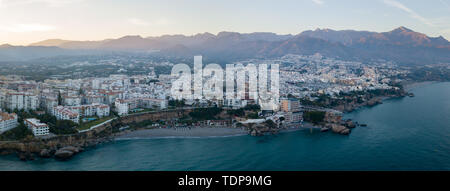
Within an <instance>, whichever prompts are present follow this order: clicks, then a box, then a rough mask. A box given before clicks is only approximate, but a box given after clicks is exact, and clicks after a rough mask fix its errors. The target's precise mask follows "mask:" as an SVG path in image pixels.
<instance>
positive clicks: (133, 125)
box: [129, 120, 155, 129]
mask: <svg viewBox="0 0 450 191" xmlns="http://www.w3.org/2000/svg"><path fill="white" fill-rule="evenodd" d="M154 123H155V122H153V121H152V120H144V121H141V122H138V123H137V122H132V123H131V124H129V126H130V128H131V129H140V128H145V127H147V126H150V125H153V124H154Z"/></svg>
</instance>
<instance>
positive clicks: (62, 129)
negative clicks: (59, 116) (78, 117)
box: [50, 120, 78, 135]
mask: <svg viewBox="0 0 450 191" xmlns="http://www.w3.org/2000/svg"><path fill="white" fill-rule="evenodd" d="M76 127H77V124H76V123H74V122H73V121H70V120H60V121H56V124H55V125H52V126H50V132H52V133H54V134H58V135H60V134H74V133H77V132H78V131H77V130H76Z"/></svg>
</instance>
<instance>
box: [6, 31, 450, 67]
mask: <svg viewBox="0 0 450 191" xmlns="http://www.w3.org/2000/svg"><path fill="white" fill-rule="evenodd" d="M49 46H50V47H49ZM51 46H53V47H51ZM31 47H32V48H34V49H30V48H31ZM21 48H22V49H20V48H19V49H15V51H16V52H15V54H13V53H14V48H13V47H10V46H8V47H2V48H0V60H4V58H8V59H11V58H14V57H15V56H19V55H21V54H32V55H34V56H39V54H43V56H51V55H52V54H51V53H52V52H51V50H53V51H54V55H58V54H68V53H71V52H72V51H80V50H79V49H83V50H84V51H83V52H85V53H88V52H89V51H88V50H105V51H152V52H154V51H158V52H159V53H158V54H162V55H170V56H180V57H188V56H193V55H195V54H202V55H204V56H206V57H209V58H212V59H218V60H236V59H245V58H254V57H262V58H263V57H277V56H283V55H286V54H306V55H309V54H315V53H321V54H322V55H325V56H330V57H339V58H344V59H359V60H370V59H380V58H381V59H387V60H394V61H397V62H400V63H406V64H407V63H414V64H428V63H438V62H450V43H449V41H447V40H446V39H445V38H443V37H441V36H440V37H428V36H427V35H425V34H422V33H418V32H414V31H412V30H410V29H408V28H406V27H399V28H397V29H394V30H392V31H389V32H381V33H378V32H370V31H355V30H341V31H336V30H332V29H317V30H314V31H311V30H310V31H304V32H302V33H300V34H297V35H278V34H275V33H265V32H256V33H237V32H225V31H224V32H220V33H218V34H217V35H214V34H211V33H200V34H196V35H192V36H185V35H163V36H159V37H146V38H144V37H141V36H124V37H121V38H118V39H107V40H103V41H67V40H61V39H50V40H46V41H41V42H37V43H33V44H31V46H27V47H21ZM27 48H28V49H27ZM33 50H34V52H33ZM8 51H9V53H8V54H5V52H8ZM34 56H32V57H34ZM19 57H20V56H19ZM26 57H28V56H22V57H20V58H26Z"/></svg>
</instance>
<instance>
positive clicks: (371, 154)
mask: <svg viewBox="0 0 450 191" xmlns="http://www.w3.org/2000/svg"><path fill="white" fill-rule="evenodd" d="M410 91H411V92H413V93H414V95H415V96H414V97H404V98H393V99H389V100H385V101H384V103H383V104H380V105H376V106H373V107H364V108H361V109H358V110H356V111H354V112H351V113H347V114H345V115H344V118H348V119H352V120H354V121H357V122H359V123H364V124H367V127H356V128H355V129H353V130H352V132H351V134H350V135H348V136H345V135H338V134H334V133H332V132H320V131H318V130H309V129H307V130H300V131H294V132H286V133H280V134H277V135H268V136H262V137H252V136H249V135H241V136H231V137H214V138H153V139H133V140H116V141H114V142H110V143H106V144H102V145H98V146H96V147H95V148H90V149H88V150H86V151H85V152H82V153H80V154H78V155H76V156H74V157H73V158H72V159H71V160H68V161H58V160H55V159H37V160H34V161H26V162H24V161H20V160H18V158H17V157H16V156H13V155H9V156H0V170H26V171H28V170H30V171H36V170H38V171H42V170H83V171H84V170H87V171H91V170H108V171H109V170H119V171H153V170H162V171H173V170H182V171H196V170H207V171H216V170H226V171H228V170H230V171H235V170H236V171H240V170H263V171H266V170H267V171H272V170H274V171H275V170H276V171H278V170H280V171H311V170H312V171H322V170H358V171H359V170H363V171H364V170H450V82H436V83H428V84H426V85H420V86H416V87H414V88H413V89H411V90H410Z"/></svg>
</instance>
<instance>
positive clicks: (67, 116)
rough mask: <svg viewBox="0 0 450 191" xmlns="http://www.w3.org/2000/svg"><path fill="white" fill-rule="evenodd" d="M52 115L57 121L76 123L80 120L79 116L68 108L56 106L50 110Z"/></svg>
mask: <svg viewBox="0 0 450 191" xmlns="http://www.w3.org/2000/svg"><path fill="white" fill-rule="evenodd" d="M52 114H53V115H54V116H55V117H56V119H58V120H70V121H73V122H75V123H78V122H79V120H80V115H79V114H78V113H77V112H74V111H72V110H70V109H69V108H66V107H63V106H56V107H54V108H53V110H52Z"/></svg>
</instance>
